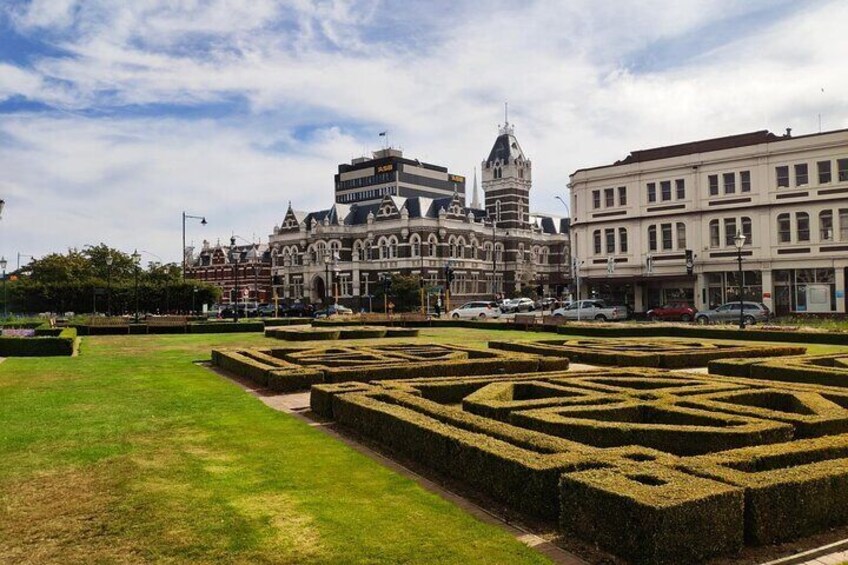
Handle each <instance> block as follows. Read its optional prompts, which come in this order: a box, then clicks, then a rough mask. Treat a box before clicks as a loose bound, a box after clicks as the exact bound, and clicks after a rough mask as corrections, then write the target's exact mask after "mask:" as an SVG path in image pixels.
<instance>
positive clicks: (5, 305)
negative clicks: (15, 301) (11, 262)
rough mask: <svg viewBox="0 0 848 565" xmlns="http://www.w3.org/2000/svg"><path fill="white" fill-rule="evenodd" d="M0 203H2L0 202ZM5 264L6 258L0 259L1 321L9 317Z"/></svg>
mask: <svg viewBox="0 0 848 565" xmlns="http://www.w3.org/2000/svg"><path fill="white" fill-rule="evenodd" d="M0 202H3V201H2V200H0ZM7 264H8V263H7V262H6V258H5V257H0V269H3V319H4V320H5V319H6V318H8V317H9V307H8V300H7V296H8V295H7V294H6V265H7Z"/></svg>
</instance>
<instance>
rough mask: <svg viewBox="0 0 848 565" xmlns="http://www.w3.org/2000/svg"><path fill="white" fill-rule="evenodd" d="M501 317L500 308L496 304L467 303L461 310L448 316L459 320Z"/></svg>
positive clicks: (449, 313) (455, 309)
mask: <svg viewBox="0 0 848 565" xmlns="http://www.w3.org/2000/svg"><path fill="white" fill-rule="evenodd" d="M500 315H501V311H500V308H498V305H497V303H495V302H466V303H465V304H463V305H462V306H460V307H459V308H454V309H453V310H451V311H450V312H448V316H449V317H451V318H454V319H459V318H497V317H499V316H500Z"/></svg>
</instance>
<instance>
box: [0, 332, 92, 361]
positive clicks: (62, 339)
mask: <svg viewBox="0 0 848 565" xmlns="http://www.w3.org/2000/svg"><path fill="white" fill-rule="evenodd" d="M75 347H76V330H75V329H73V328H69V329H66V330H64V331H62V332H60V335H58V336H56V337H50V336H45V337H8V336H3V337H0V357H55V356H63V355H65V356H70V355H73V354H74V349H75Z"/></svg>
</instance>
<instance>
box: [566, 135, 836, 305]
mask: <svg viewBox="0 0 848 565" xmlns="http://www.w3.org/2000/svg"><path fill="white" fill-rule="evenodd" d="M571 190H572V196H571V197H572V203H571V212H572V218H571V222H572V223H571V227H572V231H571V235H572V246H573V250H574V255H575V258H576V260H577V262H578V263H579V264H580V273H579V274H580V276H581V282H582V284H581V287H582V289H581V291H582V295H583V296H590V295H591V296H598V297H601V298H609V299H612V300H614V301H616V302H628V303H631V304H633V305H634V306H635V309H636V311H645V310H646V309H648V308H650V307H653V306H657V305H660V304H662V303H666V302H669V301H673V300H679V301H687V302H690V303H691V304H694V305H695V306H696V307H697V308H698V309H701V310H703V309H707V308H712V307H715V306H717V305H719V304H722V303H724V302H728V301H735V300H738V299H739V295H740V293H741V294H742V296H743V297H744V298H745V299H746V300H751V301H756V302H762V303H764V304H766V306H768V307H769V308H770V309H771V310H772V311H774V312H776V313H778V314H787V313H827V314H833V313H845V312H846V301H845V292H846V269H848V130H838V131H830V132H824V133H818V134H813V135H803V136H794V137H793V136H792V135H791V131H790V130H787V132H786V134H784V135H776V134H773V133H771V132H768V131H757V132H752V133H746V134H740V135H732V136H728V137H722V138H715V139H707V140H702V141H696V142H691V143H685V144H680V145H672V146H667V147H658V148H653V149H646V150H640V151H633V152H632V153H630V155H628V156H627V157H626V158H625V159H623V160H621V161H618V162H616V163H613V164H611V165H604V166H600V167H593V168H586V169H579V170H578V171H576V172H575V173H573V174H572V175H571ZM738 234H741V235H744V236H745V240H744V245H743V246H742V249H741V257H742V271H743V273H742V278H741V280H740V277H739V273H738V270H739V269H738V267H739V265H738V258H739V255H740V251H739V250H738V249H737V247H736V245H735V239H736V236H737V235H738ZM740 241H741V239H740ZM687 262H691V264H690V265H689V266H687Z"/></svg>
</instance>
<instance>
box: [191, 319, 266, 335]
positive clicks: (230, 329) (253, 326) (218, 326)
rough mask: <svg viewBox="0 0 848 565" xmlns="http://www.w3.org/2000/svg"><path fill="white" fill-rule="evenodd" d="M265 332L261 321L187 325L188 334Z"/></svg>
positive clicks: (194, 323)
mask: <svg viewBox="0 0 848 565" xmlns="http://www.w3.org/2000/svg"><path fill="white" fill-rule="evenodd" d="M264 330H265V324H263V323H262V321H261V320H260V321H249V322H191V323H189V324H188V333H192V334H208V333H234V332H261V331H264Z"/></svg>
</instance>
